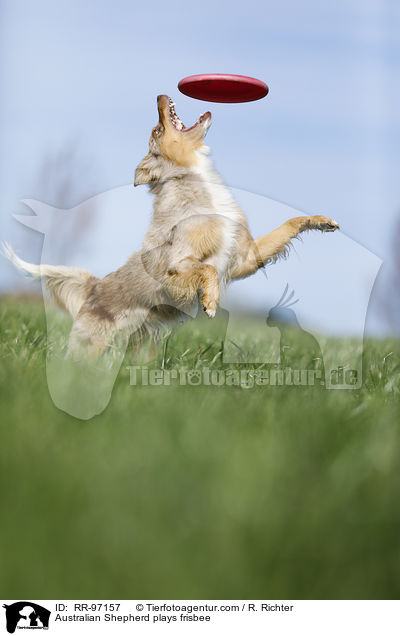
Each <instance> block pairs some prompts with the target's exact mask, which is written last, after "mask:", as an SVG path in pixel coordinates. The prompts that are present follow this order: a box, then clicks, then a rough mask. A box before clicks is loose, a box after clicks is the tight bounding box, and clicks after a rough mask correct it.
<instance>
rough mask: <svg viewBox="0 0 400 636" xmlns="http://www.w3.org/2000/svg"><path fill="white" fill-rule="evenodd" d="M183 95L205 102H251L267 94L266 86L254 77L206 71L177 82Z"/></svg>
mask: <svg viewBox="0 0 400 636" xmlns="http://www.w3.org/2000/svg"><path fill="white" fill-rule="evenodd" d="M178 88H179V90H180V91H181V93H183V94H184V95H187V96H188V97H194V99H201V100H203V101H205V102H223V103H224V104H234V103H240V102H252V101H255V100H256V99H262V98H263V97H265V96H266V95H267V94H268V90H269V89H268V86H267V85H266V83H265V82H262V81H261V80H259V79H256V78H255V77H247V76H246V75H224V74H223V73H206V74H203V75H189V76H188V77H184V78H183V79H181V81H180V82H179V84H178Z"/></svg>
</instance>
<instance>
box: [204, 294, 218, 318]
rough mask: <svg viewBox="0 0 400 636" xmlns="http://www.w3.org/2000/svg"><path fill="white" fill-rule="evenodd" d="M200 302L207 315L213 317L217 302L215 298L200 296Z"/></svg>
mask: <svg viewBox="0 0 400 636" xmlns="http://www.w3.org/2000/svg"><path fill="white" fill-rule="evenodd" d="M201 304H202V306H203V309H204V311H205V312H206V314H207V316H208V317H209V318H214V316H215V314H216V312H217V302H216V301H215V300H207V299H206V298H202V301H201Z"/></svg>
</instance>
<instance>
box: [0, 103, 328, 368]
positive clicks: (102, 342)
mask: <svg viewBox="0 0 400 636" xmlns="http://www.w3.org/2000/svg"><path fill="white" fill-rule="evenodd" d="M157 107H158V115H159V120H158V123H157V125H156V126H155V127H154V128H153V130H152V132H151V135H150V141H149V151H148V153H147V154H146V156H145V157H144V159H143V160H142V161H141V162H140V163H139V165H138V166H137V168H136V172H135V180H134V185H135V186H138V185H144V184H147V185H148V186H149V188H150V192H151V193H152V194H153V195H154V197H155V201H154V209H153V219H152V222H151V225H150V228H149V230H148V232H147V234H146V236H145V238H144V241H143V245H142V249H141V250H140V251H139V252H135V253H134V254H132V256H131V257H130V258H129V259H128V261H127V262H126V263H125V264H124V265H122V267H120V268H119V269H117V270H116V271H115V272H112V273H111V274H108V275H107V276H105V278H102V279H99V278H96V277H95V276H93V275H92V274H90V273H89V272H87V271H85V270H82V269H78V268H73V267H65V266H53V265H33V264H31V263H27V262H25V261H23V260H21V259H20V258H19V257H18V256H17V255H16V254H15V252H14V251H13V250H12V248H11V247H10V246H9V245H7V244H6V245H5V246H4V252H5V255H6V256H7V257H8V258H9V259H10V260H11V261H12V262H13V263H14V265H15V266H16V267H18V268H19V269H21V270H23V271H24V272H26V273H27V274H30V275H31V276H33V277H35V278H43V279H45V282H46V285H47V287H48V289H49V290H50V292H51V294H52V295H53V297H54V299H55V301H56V302H57V303H58V305H59V306H60V307H61V308H63V309H65V310H66V311H67V312H68V313H69V314H70V315H71V316H72V319H73V326H72V330H71V333H70V338H69V352H70V354H71V355H72V356H78V357H79V356H80V355H82V351H83V352H84V353H83V355H84V356H87V355H91V354H93V355H95V356H98V355H100V354H102V353H103V352H104V351H105V350H106V349H107V348H108V347H109V346H110V344H111V343H112V342H115V338H116V337H117V336H118V334H120V333H125V334H126V333H129V334H136V336H137V337H138V338H139V337H141V336H143V335H144V334H146V333H147V334H154V333H156V332H157V330H158V329H159V327H160V325H163V324H165V323H169V322H171V321H175V320H177V318H178V317H181V316H184V315H185V316H186V315H187V314H188V313H190V308H193V305H194V304H197V303H198V302H199V301H200V303H201V306H202V307H203V309H204V311H205V312H206V314H207V315H208V316H209V317H210V318H213V317H214V316H215V313H216V310H217V307H218V304H219V300H220V292H221V289H223V288H224V287H225V286H226V285H228V284H229V283H231V282H232V281H234V280H237V279H241V278H246V277H248V276H251V275H252V274H254V273H255V272H256V271H257V270H258V269H260V268H261V267H264V266H265V265H268V264H270V263H273V262H275V261H276V260H277V259H278V258H279V257H280V256H283V255H285V254H286V253H287V251H288V249H289V247H290V244H291V241H292V240H293V239H294V238H295V237H297V236H299V234H300V233H302V232H305V231H307V230H320V231H322V232H333V231H335V230H337V229H338V228H339V225H338V224H337V223H336V221H334V220H332V219H329V218H327V217H325V216H299V217H296V218H292V219H290V220H288V221H286V223H284V224H283V225H281V226H280V227H278V228H277V229H275V230H273V231H272V232H270V233H269V234H266V235H265V236H262V237H260V238H256V239H254V238H253V237H252V235H251V233H250V230H249V227H248V224H247V220H246V216H245V214H244V212H243V211H242V210H241V209H240V207H239V206H238V205H237V204H236V202H235V201H234V199H233V197H232V195H231V193H230V191H229V189H228V188H227V187H226V186H225V185H224V183H223V182H222V179H221V178H220V176H219V174H218V173H217V172H216V170H215V169H214V167H213V165H212V163H211V160H210V158H209V156H208V155H209V148H208V147H207V146H206V145H205V143H204V138H205V136H206V134H207V131H208V129H209V127H210V124H211V113H210V112H205V113H204V114H202V115H201V116H200V117H199V119H198V120H197V121H196V122H195V124H194V125H193V126H190V127H186V126H185V125H184V124H183V122H182V121H181V120H180V119H179V117H178V116H177V114H176V111H175V105H174V103H173V102H172V100H171V99H170V98H169V97H168V96H167V95H159V96H158V98H157Z"/></svg>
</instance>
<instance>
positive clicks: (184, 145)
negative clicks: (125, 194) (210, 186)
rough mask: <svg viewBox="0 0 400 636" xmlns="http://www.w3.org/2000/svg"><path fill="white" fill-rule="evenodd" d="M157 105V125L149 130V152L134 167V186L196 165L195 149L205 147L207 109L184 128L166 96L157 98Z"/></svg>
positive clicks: (164, 177) (207, 119) (209, 116)
mask: <svg viewBox="0 0 400 636" xmlns="http://www.w3.org/2000/svg"><path fill="white" fill-rule="evenodd" d="M157 107H158V117H159V119H158V124H157V125H156V126H155V127H154V128H153V130H152V131H151V135H150V141H149V152H148V154H147V155H146V156H145V158H144V159H143V161H141V162H140V164H139V165H138V167H137V168H136V173H135V186H136V185H142V184H144V183H152V182H153V183H156V182H158V181H162V180H166V179H168V178H169V177H170V176H173V175H174V173H175V172H177V171H178V172H179V170H184V169H187V168H190V167H192V166H194V165H196V163H197V154H196V151H198V150H199V149H200V148H201V147H202V146H204V137H205V136H206V133H207V130H208V129H209V127H210V124H211V113H210V112H206V113H204V114H203V115H200V117H199V119H198V120H197V121H196V123H195V124H193V126H190V127H186V126H185V125H184V124H183V123H182V121H181V120H180V119H179V117H178V115H177V114H176V112H175V107H174V103H173V102H172V100H171V98H170V97H168V95H159V96H158V97H157Z"/></svg>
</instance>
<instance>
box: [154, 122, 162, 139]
mask: <svg viewBox="0 0 400 636" xmlns="http://www.w3.org/2000/svg"><path fill="white" fill-rule="evenodd" d="M162 132H163V129H162V126H160V125H159V126H156V127H155V128H153V135H154V137H159V136H160V135H161V134H162Z"/></svg>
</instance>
